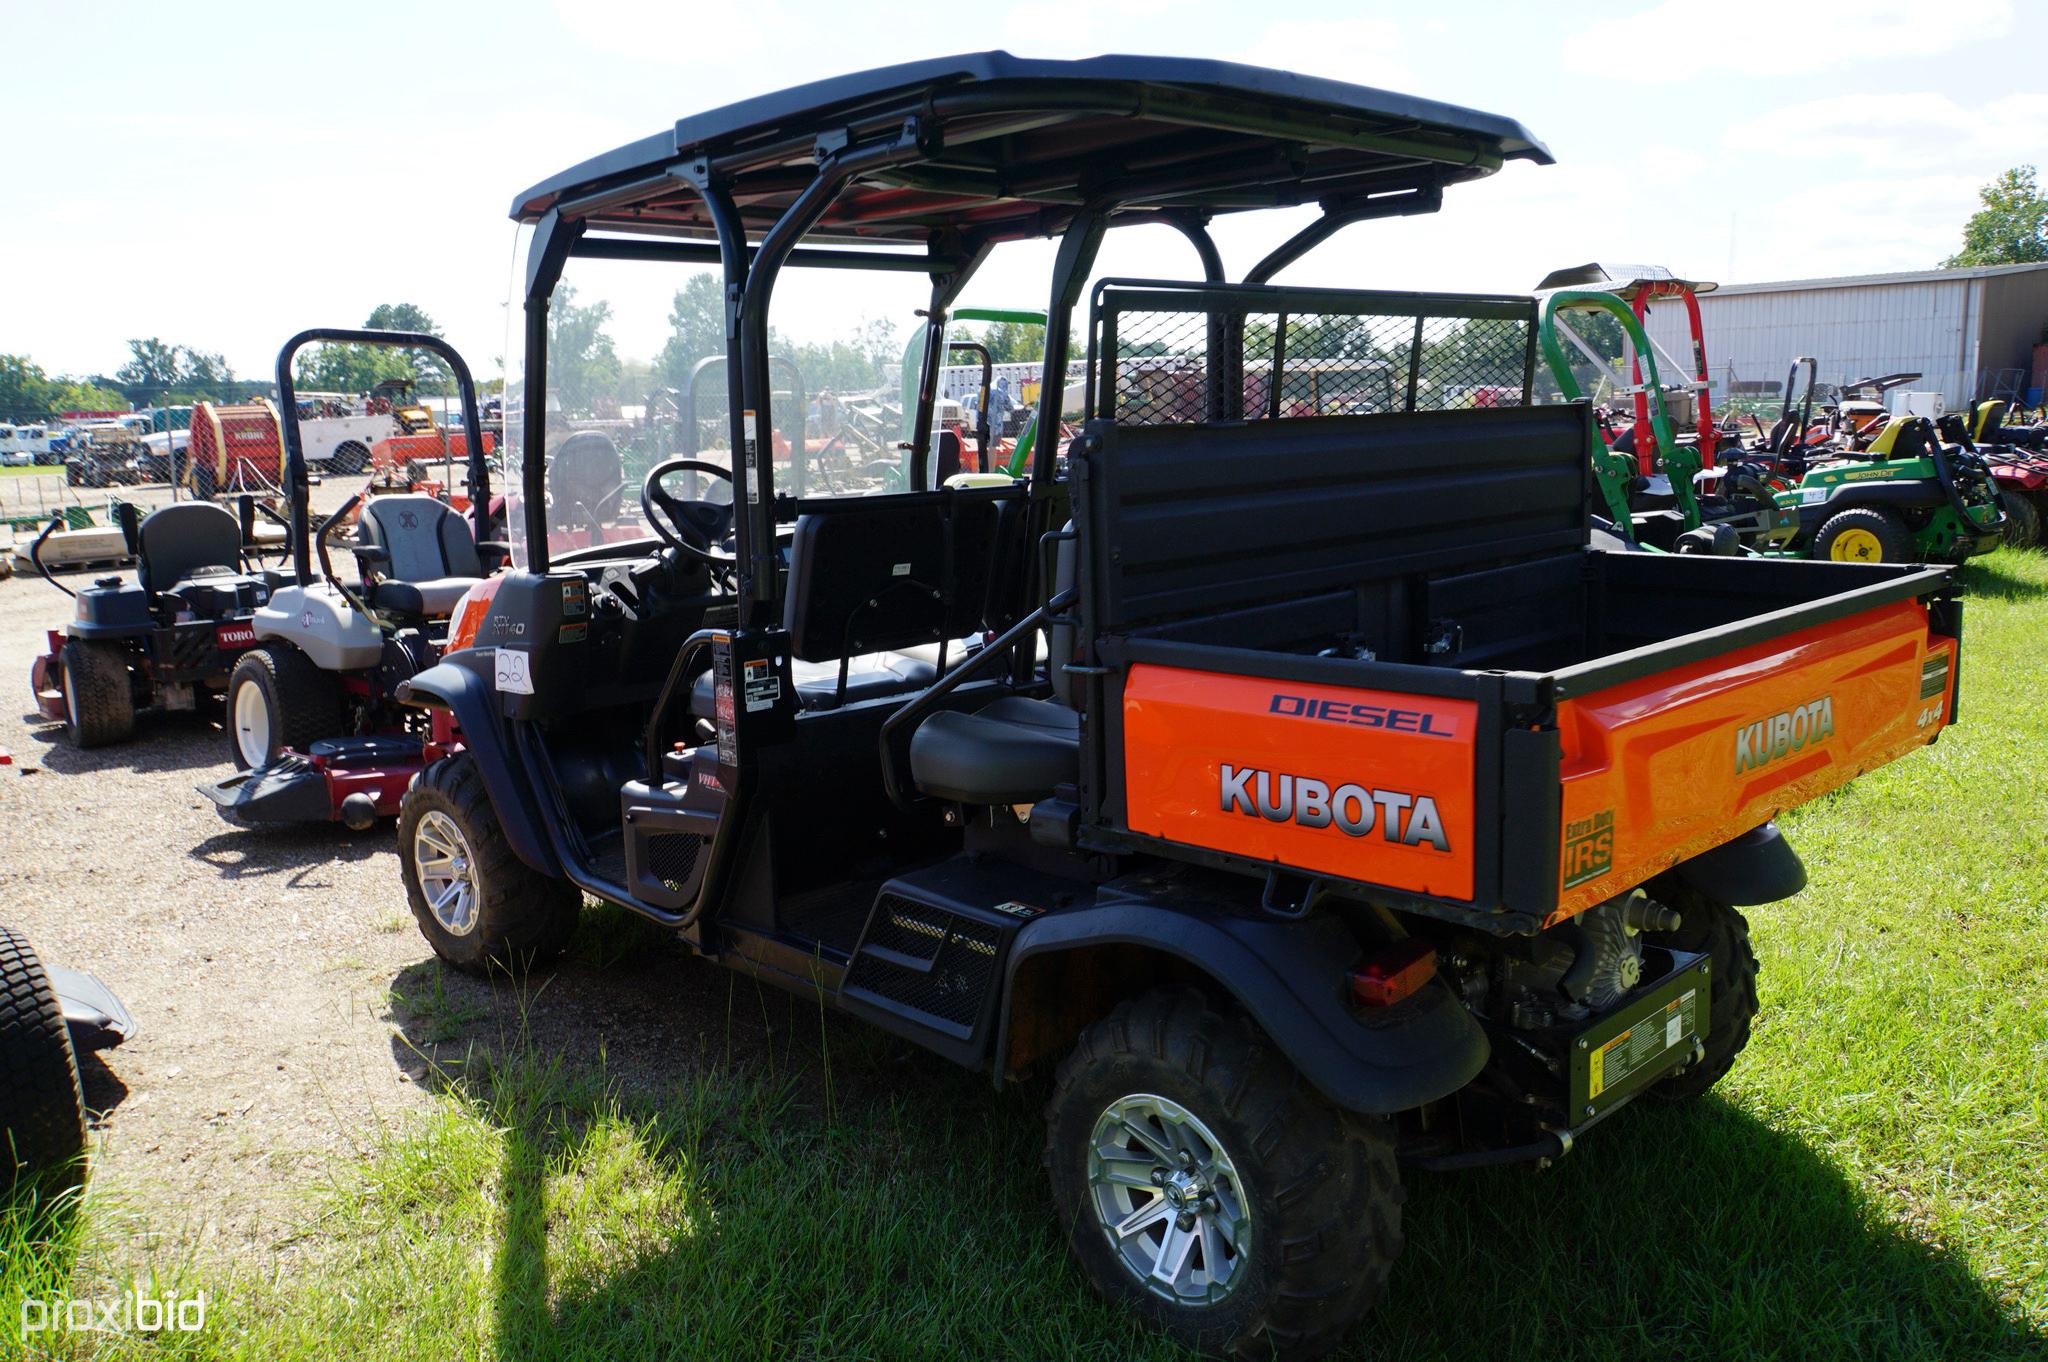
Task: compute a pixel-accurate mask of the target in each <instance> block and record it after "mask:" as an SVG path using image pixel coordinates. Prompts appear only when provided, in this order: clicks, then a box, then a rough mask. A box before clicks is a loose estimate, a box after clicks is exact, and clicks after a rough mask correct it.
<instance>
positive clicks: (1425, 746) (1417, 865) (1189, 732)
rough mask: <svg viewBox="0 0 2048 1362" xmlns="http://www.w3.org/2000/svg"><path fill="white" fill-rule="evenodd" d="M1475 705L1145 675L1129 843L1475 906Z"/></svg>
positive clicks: (1285, 684)
mask: <svg viewBox="0 0 2048 1362" xmlns="http://www.w3.org/2000/svg"><path fill="white" fill-rule="evenodd" d="M1476 711H1477V706H1475V705H1474V704H1473V703H1472V702H1471V701H1469V700H1446V699H1438V698H1435V697H1429V696H1419V695H1402V694H1395V693H1392V692H1387V691H1374V690H1354V689H1351V688H1348V687H1340V686H1321V685H1306V684H1303V683H1301V682H1296V681H1272V680H1267V679H1264V678H1260V677H1251V676H1233V675H1227V674H1223V673H1218V672H1204V671H1191V670H1187V669H1185V668H1179V667H1161V666H1153V665H1147V664H1141V665H1137V666H1134V667H1132V668H1131V670H1130V674H1129V676H1128V677H1127V678H1126V680H1125V683H1124V705H1123V722H1124V743H1123V747H1124V788H1125V806H1126V819H1125V821H1126V823H1127V825H1128V826H1129V827H1130V829H1131V831H1133V832H1138V833H1144V834H1146V835H1148V836H1152V837H1160V838H1165V839H1167V840H1169V841H1174V842H1180V843H1184V844H1187V845H1191V846H1198V847H1206V848H1208V849H1210V850H1213V851H1221V852H1228V853H1231V854H1233V855H1238V856H1246V857H1250V858H1252V859H1254V860H1260V861H1271V862H1276V863H1278V864H1280V865H1283V866H1286V867H1288V868H1290V869H1294V870H1301V871H1306V872H1309V873H1312V874H1313V873H1321V874H1326V875H1335V876H1341V877H1343V878H1345V879H1351V880H1362V881H1366V882H1368V883H1372V884H1382V885H1386V886H1388V887H1390V888H1394V889H1401V890H1406V891H1408V892H1410V893H1415V894H1429V895H1435V896H1437V897H1441V898H1450V899H1465V900H1469V899H1470V898H1471V897H1472V844H1473V749H1474V744H1475V741H1476V733H1475V727H1476Z"/></svg>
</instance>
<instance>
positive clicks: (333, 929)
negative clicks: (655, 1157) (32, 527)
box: [0, 578, 759, 1255]
mask: <svg viewBox="0 0 2048 1362" xmlns="http://www.w3.org/2000/svg"><path fill="white" fill-rule="evenodd" d="M70 609H71V606H70V602H69V601H68V600H67V599H65V598H64V597H62V596H60V595H59V594H58V593H57V592H56V591H54V590H52V589H51V588H50V587H49V586H48V585H47V584H45V583H43V582H41V581H38V580H33V579H21V578H17V579H14V580H12V581H6V582H0V686H4V689H5V693H9V694H11V695H12V696H13V700H12V701H11V702H10V703H8V704H6V705H5V707H4V711H0V748H4V749H6V750H7V751H8V752H9V753H10V754H11V756H12V764H11V765H6V766H0V828H4V833H0V839H4V840H0V846H4V848H5V850H4V852H0V921H5V922H6V923H7V924H8V925H10V926H13V927H15V928H17V929H19V930H21V931H23V932H24V933H26V934H27V936H28V937H29V939H30V940H31V941H32V942H33V943H34V944H35V946H36V948H37V950H38V951H39V952H40V953H41V954H42V955H43V956H44V957H45V958H47V959H49V960H51V961H54V962H58V963H62V964H65V965H69V966H72V967H74V968H78V969H85V970H89V971H91V972H93V973H95V974H97V975H99V977H100V978H101V979H103V980H105V981H106V983H107V984H108V985H109V986H110V987H112V988H113V989H114V991H115V992H116V993H117V994H119V995H120V997H121V998H122V999H123V1000H124V1001H125V1002H126V1004H127V1005H128V1007H129V1009H130V1010H131V1011H132V1012H133V1013H134V1014H135V1018H136V1021H137V1024H138V1027H139V1034H138V1035H136V1036H135V1037H134V1038H133V1039H132V1040H131V1041H129V1042H128V1043H127V1044H125V1045H122V1046H120V1047H119V1048H118V1049H114V1050H110V1051H107V1052H105V1054H104V1055H102V1056H99V1057H95V1058H90V1059H88V1060H87V1062H86V1066H85V1067H86V1086H87V1100H88V1104H89V1105H91V1106H92V1107H93V1108H94V1109H95V1110H96V1111H97V1112H98V1113H99V1115H98V1116H97V1117H96V1120H95V1127H96V1130H97V1135H96V1139H95V1178H96V1183H95V1185H96V1188H97V1190H98V1191H99V1192H100V1193H101V1194H102V1195H105V1196H108V1197H110V1198H111V1199H113V1200H115V1201H117V1202H118V1203H120V1204H122V1205H124V1206H127V1207H129V1208H131V1209H133V1210H134V1211H136V1212H139V1213H140V1214H141V1215H142V1216H143V1217H144V1218H145V1219H146V1221H147V1222H148V1226H149V1228H150V1229H151V1230H153V1231H155V1233H156V1234H157V1235H159V1236H161V1237H162V1238H163V1239H164V1240H166V1241H167V1242H170V1243H174V1244H178V1245H181V1246H182V1245H199V1246H201V1247H202V1248H207V1249H214V1248H217V1249H220V1250H225V1251H227V1252H231V1253H235V1254H237V1255H242V1254H246V1253H250V1252H254V1253H257V1254H262V1253H264V1252H267V1251H270V1250H272V1249H274V1248H275V1247H276V1246H277V1245H278V1244H279V1243H280V1242H281V1241H282V1240H283V1239H284V1238H285V1237H286V1236H287V1235H288V1234H289V1233H290V1232H291V1230H292V1229H293V1228H294V1227H295V1226H297V1225H299V1224H301V1223H302V1222H303V1218H304V1211H305V1203H304V1197H303V1193H304V1191H305V1190H307V1189H308V1188H310V1187H312V1186H314V1185H315V1184H316V1183H317V1182H318V1181H320V1180H321V1178H322V1177H324V1176H325V1175H326V1173H327V1172H328V1171H329V1170H330V1169H331V1167H332V1160H333V1158H334V1156H336V1155H344V1154H347V1153H349V1152H351V1151H353V1150H354V1149H356V1148H359V1147H361V1146H362V1145H363V1143H364V1142H365V1140H366V1138H367V1137H369V1136H371V1135H373V1134H374V1133H375V1132H376V1131H377V1130H378V1129H379V1127H380V1126H381V1125H383V1124H385V1123H388V1122H390V1121H393V1120H395V1119H398V1118H401V1117H402V1116H403V1115H404V1114H405V1113H407V1112H409V1111H412V1110H415V1109H417V1108H418V1107H420V1106H421V1105H422V1104H423V1103H424V1102H426V1101H427V1100H429V1099H428V1098H426V1097H425V1096H424V1095H423V1094H422V1093H421V1091H420V1088H419V1080H420V1079H421V1078H422V1077H423V1076H424V1075H425V1068H426V1066H425V1061H424V1060H423V1059H422V1058H421V1055H420V1048H421V1046H422V1044H423V1045H424V1047H425V1048H426V1049H427V1050H429V1051H433V1050H437V1049H438V1050H443V1051H446V1052H448V1053H450V1054H455V1053H459V1052H460V1051H461V1050H462V1049H464V1048H465V1047H466V1046H468V1045H470V1044H472V1043H476V1042H477V1041H479V1040H481V1041H484V1042H486V1043H489V1042H491V1041H493V1040H494V1039H495V1038H496V1037H499V1036H503V1035H506V1034H508V1033H512V1032H516V1031H517V1030H518V1028H519V1027H520V1026H521V1025H522V1024H529V1023H536V1022H537V1024H539V1025H542V1026H544V1027H545V1028H546V1029H547V1030H548V1031H549V1032H550V1033H553V1034H551V1035H550V1037H549V1042H548V1043H550V1044H555V1043H560V1044H562V1045H563V1046H564V1047H565V1048H566V1049H568V1050H571V1051H575V1052H579V1054H580V1055H582V1054H592V1053H595V1052H596V1051H597V1050H598V1049H599V1048H600V1047H601V1046H602V1044H603V1041H602V1039H601V1038H600V1036H599V1035H597V1034H595V1033H600V1032H602V1031H604V1030H605V1029H606V1028H607V1026H608V1025H609V1024H610V1022H611V1021H612V1020H613V1019H615V1018H628V1019H633V1020H635V1021H637V1022H639V1023H640V1024H639V1025H637V1026H636V1027H635V1028H634V1030H635V1038H634V1039H633V1040H632V1041H631V1042H629V1043H628V1044H627V1048H626V1055H619V1053H618V1051H617V1049H616V1047H615V1048H614V1055H615V1057H618V1058H625V1057H626V1056H630V1059H631V1062H632V1064H633V1065H634V1066H636V1067H638V1066H646V1065H654V1066H656V1067H658V1066H659V1064H660V1062H661V1060H662V1059H663V1057H664V1056H666V1055H673V1056H678V1057H680V1056H681V1055H682V1054H683V1053H684V1052H688V1053H689V1054H691V1055H692V1056H694V1054H695V1053H696V1052H697V1050H698V1049H699V1045H698V1044H697V1043H696V1042H695V1041H694V1040H693V1041H691V1042H688V1043H685V1042H684V1040H683V1037H682V1036H681V1035H680V1034H679V1033H678V1032H677V1031H676V1030H674V1029H672V1028H674V1027H675V1026H677V1025H678V1024H679V1023H678V1021H677V1018H676V1017H675V1016H674V1014H673V1011H672V1007H671V1004H670V1002H669V1001H668V999H669V997H670V995H672V994H673V993H674V991H675V989H676V985H677V980H676V975H675V973H674V971H672V970H670V969H666V968H658V967H655V962H656V961H660V960H665V959H667V958H670V957H674V956H676V955H678V952H677V950H676V948H675V947H673V946H672V945H670V944H669V943H667V942H666V941H664V940H662V939H661V938H659V937H645V936H639V935H636V934H634V933H632V932H631V931H626V932H619V931H613V932H612V933H610V938H611V939H610V940H600V941H597V942H593V943H589V944H588V945H586V947H585V948H584V950H583V951H582V952H581V953H580V956H581V959H582V961H583V962H584V963H580V964H579V963H572V964H571V965H569V966H567V967H565V968H564V969H563V970H562V971H559V972H558V973H559V977H558V978H549V979H541V980H536V981H534V982H532V983H530V984H528V985H525V986H523V987H522V988H517V989H514V988H507V987H495V988H494V987H491V986H487V985H484V984H481V983H478V982H475V981H471V980H451V979H444V978H443V971H441V969H440V968H439V966H438V965H437V964H436V963H435V962H434V961H433V959H432V956H431V954H430V953H429V951H428V950H427V948H426V945H425V943H424V942H423V941H422V940H421V938H420V936H419V933H418V931H417V929H416V928H415V926H414V924H413V921H412V918H411V916H410V915H409V913H408V912H407V909H406V904H405V896H404V891H403V889H402V888H401V887H400V883H399V877H398V866H397V858H396V855H395V853H394V851H393V847H392V825H391V824H390V823H389V822H384V823H380V824H379V825H378V826H377V827H376V828H374V829H372V830H371V831H370V832H368V833H363V834H356V833H351V832H349V831H347V830H346V829H344V828H342V827H340V826H338V825H337V826H322V827H312V828H304V829H292V830H273V831H252V830H245V829H239V828H235V827H231V826H230V825H228V824H227V823H225V822H223V821H222V820H221V819H220V817H219V816H218V815H217V814H216V813H215V812H214V811H213V806H212V805H211V804H210V803H209V802H208V801H207V800H206V799H205V798H204V796H202V795H200V794H199V793H198V792H197V790H196V788H195V787H196V786H198V785H199V784H200V783H202V782H204V781H209V780H212V779H216V778H218V777H220V776H222V775H225V774H227V773H228V771H229V770H230V766H229V762H228V751H227V738H226V735H225V734H224V732H223V731H222V729H221V727H220V725H219V723H218V721H217V718H216V717H211V716H192V715H186V716H173V717H159V716H151V717H145V718H144V719H143V720H142V721H141V723H140V725H139V727H138V731H137V734H136V738H135V740H134V741H132V742H130V743H127V744H123V745H120V746H116V747H111V748H105V749H100V750H98V751H93V752H80V751H78V750H76V749H74V748H73V747H71V745H70V744H69V742H68V740H67V739H66V738H65V737H64V735H63V730H62V726H61V725H58V724H52V723H47V722H45V721H43V720H41V719H39V718H37V717H36V715H35V713H34V709H33V706H32V705H31V704H30V703H29V698H30V692H29V689H28V668H29V662H30V660H31V658H32V657H33V656H34V655H35V654H36V653H38V652H40V651H41V650H42V647H43V635H44V631H45V630H46V629H49V628H52V627H61V625H62V624H63V622H64V621H65V620H66V619H67V618H68V617H69V614H70ZM621 957H624V958H621ZM600 971H609V977H608V978H607V980H606V981H605V986H604V987H602V988H600V987H598V980H597V977H596V976H597V974H598V973H599V972H600ZM720 982H721V986H720V987H719V988H718V990H717V996H718V1004H717V1007H718V1010H719V1011H722V1010H723V1007H724V999H725V996H726V989H725V988H724V987H723V981H722V980H721V981H720ZM536 998H546V999H547V1000H548V1005H547V1007H546V1008H544V1009H543V1008H536V1006H535V1005H534V999H536ZM753 1010H754V1011H758V1009H757V1008H756V1009H753ZM741 1025H742V1027H743V1029H747V1030H750V1031H753V1032H758V1030H759V1022H758V1020H752V1019H750V1018H749V1017H747V1016H742V1018H741ZM586 1027H587V1028H588V1029H589V1030H590V1031H591V1032H592V1033H593V1034H591V1035H590V1036H588V1037H587V1038H585V1037H583V1036H582V1034H581V1033H582V1031H583V1030H584V1028H586Z"/></svg>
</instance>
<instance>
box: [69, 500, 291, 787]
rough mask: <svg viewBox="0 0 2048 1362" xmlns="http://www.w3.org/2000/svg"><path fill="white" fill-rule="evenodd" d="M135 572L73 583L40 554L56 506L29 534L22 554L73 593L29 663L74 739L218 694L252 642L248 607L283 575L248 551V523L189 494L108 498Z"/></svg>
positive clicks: (118, 735) (90, 741)
mask: <svg viewBox="0 0 2048 1362" xmlns="http://www.w3.org/2000/svg"><path fill="white" fill-rule="evenodd" d="M114 518H115V523H116V524H118V525H119V526H120V529H121V534H122V537H123V539H124V540H125V541H126V544H127V548H128V552H129V553H130V554H131V555H132V556H133V557H134V559H135V580H134V581H132V582H131V581H128V580H127V579H126V578H123V577H120V576H111V577H100V578H97V579H95V580H94V582H93V584H92V585H91V586H89V587H87V588H85V589H84V590H83V591H73V590H72V589H71V588H70V587H68V586H66V585H65V584H64V583H63V582H61V581H59V580H58V579H57V576H56V574H55V573H53V572H51V571H50V570H49V569H48V568H47V567H46V566H45V565H44V563H43V556H42V555H43V545H44V543H45V542H46V541H47V540H48V539H49V537H50V535H51V534H52V533H54V532H55V531H57V530H59V529H61V528H62V527H63V523H64V522H63V518H62V517H61V516H58V517H53V518H52V519H51V521H50V524H49V526H48V527H47V528H45V529H44V530H43V532H42V533H41V534H40V535H38V536H37V537H36V540H35V542H34V544H33V545H31V546H30V549H29V561H30V562H32V563H33V564H34V565H35V568H36V571H37V573H38V574H39V575H40V576H41V577H42V578H43V580H44V581H46V582H48V583H49V584H50V585H51V586H54V587H56V588H57V589H58V590H59V591H61V592H63V593H64V594H65V595H67V596H70V597H72V598H73V599H74V600H75V601H76V602H77V606H76V610H75V612H74V614H73V617H72V620H71V623H69V624H68V625H66V626H65V627H64V629H63V631H62V632H61V633H60V632H58V631H57V630H54V629H53V630H51V631H50V634H49V646H50V650H49V652H47V653H45V654H44V655H43V656H41V657H39V658H37V659H36V660H35V662H34V664H33V665H32V666H31V668H30V682H31V684H32V685H33V687H34V689H35V695H36V709H37V711H38V712H39V713H41V714H42V716H43V717H44V718H46V719H58V720H62V721H63V724H64V729H65V732H67V733H68V734H69V735H70V737H71V741H72V742H73V743H75V744H77V745H78V746H79V747H101V746H104V745H106V744H108V743H116V742H121V741H123V740H125V739H127V738H129V737H130V736H132V735H133V734H134V732H135V717H136V715H137V713H139V712H141V711H143V710H150V709H154V710H158V711H162V712H191V711H194V710H197V709H198V708H200V706H201V705H202V704H211V703H212V702H214V701H216V700H218V698H219V697H220V694H221V692H222V691H223V690H225V689H226V687H227V684H228V677H229V674H230V672H231V669H232V668H233V667H234V666H235V663H236V661H237V659H239V658H240V657H241V655H242V653H243V652H244V650H246V649H247V648H249V647H250V646H251V645H252V644H254V643H255V642H256V634H255V631H254V627H253V620H254V616H255V612H256V611H257V609H258V608H260V607H261V606H262V605H263V604H264V603H265V602H266V601H268V600H269V599H270V594H271V592H272V591H273V590H274V589H275V588H276V587H277V585H278V584H279V582H280V581H281V578H279V576H278V575H277V574H276V573H275V572H272V571H269V570H266V569H262V568H260V567H255V566H253V565H252V564H251V563H250V562H249V561H248V559H247V558H246V557H245V556H244V547H243V546H244V543H245V539H246V533H247V527H246V526H245V525H244V524H242V523H241V522H240V521H238V520H237V519H236V518H235V516H233V515H232V514H230V513H229V512H228V511H227V510H226V509H225V508H223V507H220V506H216V505H214V504H212V503H211V502H205V501H188V502H182V503H177V504H174V505H170V506H165V507H162V508H160V509H158V510H155V511H151V512H150V513H149V514H148V515H147V516H143V517H140V519H139V522H138V515H137V511H136V508H135V507H134V506H133V505H131V504H129V503H127V502H122V503H119V504H118V505H117V506H116V507H115V516H114Z"/></svg>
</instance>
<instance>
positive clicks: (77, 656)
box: [63, 638, 135, 749]
mask: <svg viewBox="0 0 2048 1362" xmlns="http://www.w3.org/2000/svg"><path fill="white" fill-rule="evenodd" d="M63 664H64V731H65V732H67V733H69V734H70V735H71V741H72V743H73V744H74V745H75V746H77V747H79V748H80V749H85V748H91V747H105V746H106V745H107V744H108V743H116V742H124V741H126V740H127V739H128V738H131V737H133V736H134V734H135V680H134V678H133V677H132V676H130V675H129V672H128V649H127V648H126V647H125V646H123V645H122V644H119V643H109V642H105V641H103V640H99V639H84V638H74V639H71V640H69V641H68V642H66V643H65V645H64V652H63Z"/></svg>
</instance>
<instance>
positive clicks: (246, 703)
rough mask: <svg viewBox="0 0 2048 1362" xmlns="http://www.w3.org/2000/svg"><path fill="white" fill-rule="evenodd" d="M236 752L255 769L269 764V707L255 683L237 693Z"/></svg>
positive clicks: (244, 685)
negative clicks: (266, 763)
mask: <svg viewBox="0 0 2048 1362" xmlns="http://www.w3.org/2000/svg"><path fill="white" fill-rule="evenodd" d="M235 748H236V750H237V751H239V752H240V753H241V754H242V760H243V761H245V762H247V763H249V765H250V766H251V767H252V768H254V767H257V766H261V765H262V764H263V763H264V762H266V761H269V760H270V706H269V705H268V704H267V703H265V701H264V699H263V688H262V687H261V686H258V685H257V684H255V683H254V682H253V681H252V682H245V683H244V684H243V686H242V688H241V689H240V690H238V691H236V692H235Z"/></svg>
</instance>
